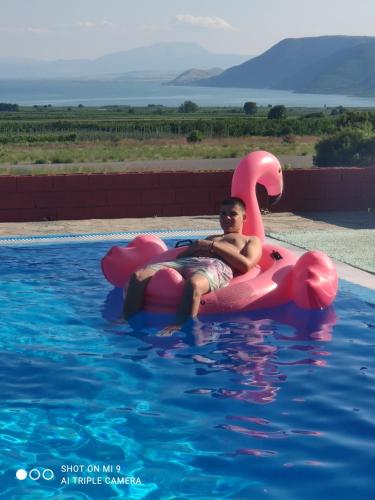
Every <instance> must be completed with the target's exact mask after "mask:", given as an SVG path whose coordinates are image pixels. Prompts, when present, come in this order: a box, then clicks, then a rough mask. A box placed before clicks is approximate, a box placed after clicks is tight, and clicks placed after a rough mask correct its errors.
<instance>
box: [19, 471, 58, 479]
mask: <svg viewBox="0 0 375 500" xmlns="http://www.w3.org/2000/svg"><path fill="white" fill-rule="evenodd" d="M27 477H28V478H29V479H31V480H33V481H38V480H39V479H40V478H42V479H44V480H45V481H51V479H53V478H54V477H55V475H54V473H53V470H52V469H39V468H38V469H35V468H34V469H30V470H29V471H27V470H25V469H18V470H17V472H16V478H17V479H18V480H19V481H24V480H25V479H26V478H27Z"/></svg>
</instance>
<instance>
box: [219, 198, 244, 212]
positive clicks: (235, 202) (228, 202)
mask: <svg viewBox="0 0 375 500" xmlns="http://www.w3.org/2000/svg"><path fill="white" fill-rule="evenodd" d="M223 205H232V206H233V205H238V206H240V207H241V208H242V210H243V211H244V212H246V205H245V203H244V202H243V201H242V200H241V198H237V197H236V196H231V197H230V198H225V200H223V201H222V202H221V206H223Z"/></svg>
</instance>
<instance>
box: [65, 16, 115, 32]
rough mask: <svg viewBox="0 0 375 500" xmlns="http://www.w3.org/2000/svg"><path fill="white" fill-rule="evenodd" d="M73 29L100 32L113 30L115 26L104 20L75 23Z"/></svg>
mask: <svg viewBox="0 0 375 500" xmlns="http://www.w3.org/2000/svg"><path fill="white" fill-rule="evenodd" d="M75 27H76V28H80V29H84V30H93V31H101V30H114V29H115V28H116V25H115V24H114V23H111V22H110V21H107V20H106V19H102V20H101V21H77V22H76V23H75Z"/></svg>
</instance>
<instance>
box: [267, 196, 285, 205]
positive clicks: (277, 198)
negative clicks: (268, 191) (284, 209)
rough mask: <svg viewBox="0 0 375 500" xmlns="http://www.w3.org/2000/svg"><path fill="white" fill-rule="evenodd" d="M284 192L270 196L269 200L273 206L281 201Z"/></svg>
mask: <svg viewBox="0 0 375 500" xmlns="http://www.w3.org/2000/svg"><path fill="white" fill-rule="evenodd" d="M281 195H282V193H280V194H278V195H276V196H268V201H269V204H270V206H271V207H272V206H273V205H276V203H278V202H279V201H280V198H281Z"/></svg>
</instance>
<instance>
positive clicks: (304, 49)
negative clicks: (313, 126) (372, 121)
mask: <svg viewBox="0 0 375 500" xmlns="http://www.w3.org/2000/svg"><path fill="white" fill-rule="evenodd" d="M374 63H375V37H355V36H322V37H308V38H298V39H290V38H289V39H285V40H282V41H281V42H279V43H277V44H276V45H274V46H273V47H271V48H270V49H269V50H267V51H266V52H264V53H263V54H261V55H260V56H258V57H255V58H254V59H251V60H249V61H246V62H244V63H242V64H240V65H237V66H234V67H232V68H229V69H227V70H226V71H224V72H223V73H222V74H221V75H218V76H215V77H212V78H209V79H206V80H201V81H199V82H196V84H199V85H203V86H214V87H247V88H268V89H280V90H293V91H295V92H309V93H334V94H353V95H375V64H374Z"/></svg>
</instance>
